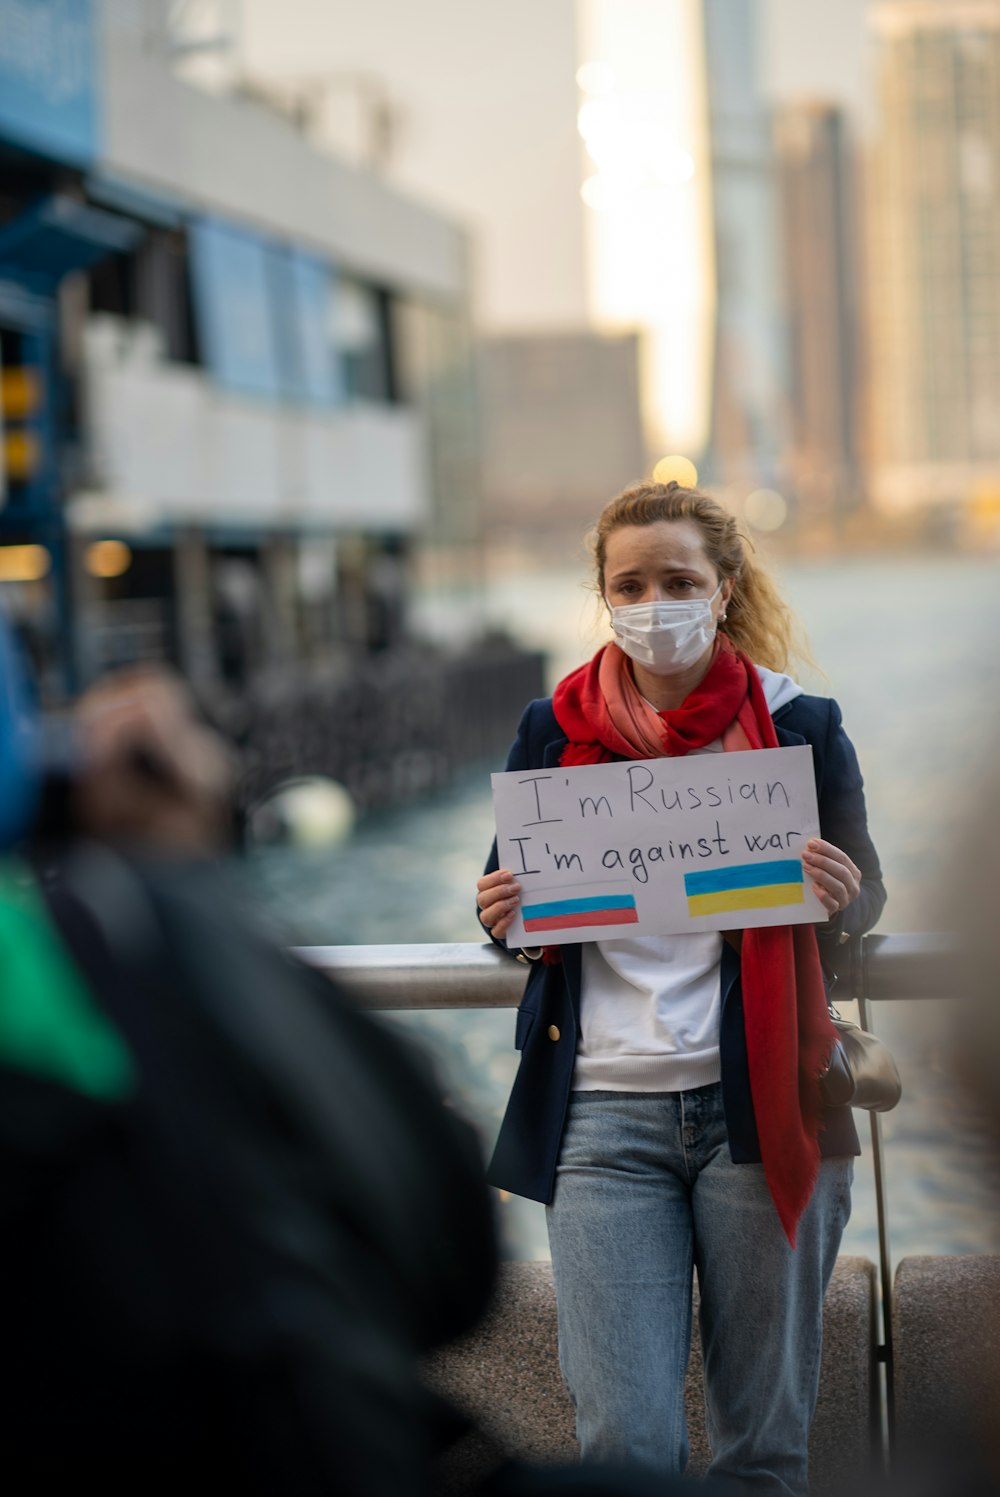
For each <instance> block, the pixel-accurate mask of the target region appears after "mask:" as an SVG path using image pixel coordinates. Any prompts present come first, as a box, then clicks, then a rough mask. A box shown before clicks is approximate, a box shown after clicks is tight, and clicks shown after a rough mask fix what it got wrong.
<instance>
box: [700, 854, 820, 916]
mask: <svg viewBox="0 0 1000 1497" xmlns="http://www.w3.org/2000/svg"><path fill="white" fill-rule="evenodd" d="M684 892H685V894H686V895H687V902H688V914H689V915H724V914H728V913H729V912H730V911H731V910H769V909H777V908H780V906H781V905H786V904H803V903H804V902H805V885H804V882H803V878H802V864H801V863H800V862H799V861H798V859H797V858H776V859H774V861H773V862H770V863H737V864H736V865H735V866H733V867H731V868H712V869H706V870H705V871H703V872H701V873H685V875H684Z"/></svg>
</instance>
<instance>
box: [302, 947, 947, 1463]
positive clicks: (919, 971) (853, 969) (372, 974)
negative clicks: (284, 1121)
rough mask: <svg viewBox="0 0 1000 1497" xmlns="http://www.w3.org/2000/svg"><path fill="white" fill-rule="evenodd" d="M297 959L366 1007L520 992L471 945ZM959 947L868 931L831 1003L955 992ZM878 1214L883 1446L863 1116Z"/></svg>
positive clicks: (887, 1275) (518, 973)
mask: <svg viewBox="0 0 1000 1497" xmlns="http://www.w3.org/2000/svg"><path fill="white" fill-rule="evenodd" d="M296 954H297V955H298V956H299V957H300V958H301V959H302V960H304V961H306V962H308V963H309V965H310V966H312V967H315V968H317V969H318V970H319V971H321V972H323V973H325V974H326V975H327V976H328V977H331V978H333V979H335V980H336V981H337V982H339V983H342V984H343V985H344V987H345V988H347V989H348V990H349V991H350V992H351V994H352V995H353V996H354V998H355V1000H356V1002H358V1003H359V1004H360V1005H361V1006H362V1007H364V1008H371V1009H394V1010H407V1009H409V1010H413V1009H448V1008H454V1009H478V1008H516V1006H517V1005H518V1003H520V1001H521V997H522V995H523V992H524V984H525V979H526V977H527V968H526V967H525V965H524V961H525V959H524V958H523V957H522V958H521V959H520V960H512V959H511V957H510V956H509V955H505V954H504V952H502V951H501V950H500V949H499V947H497V946H493V945H491V944H488V943H487V944H485V945H483V944H481V943H479V942H471V941H470V942H460V943H455V944H445V943H435V944H427V945H420V946H304V947H299V948H298V949H297V952H296ZM960 954H961V948H960V945H959V942H958V940H957V938H956V937H955V936H951V935H946V934H942V933H920V934H907V935H891V934H886V935H881V934H877V935H869V936H863V937H861V938H860V940H853V941H848V942H845V943H844V945H842V946H840V947H838V948H836V950H835V951H834V953H833V955H832V959H833V963H834V966H835V968H836V972H837V979H838V981H837V986H836V988H835V992H834V998H835V999H840V1000H841V1001H854V1002H856V1003H857V1005H858V1016H859V1021H860V1023H861V1026H862V1028H864V1029H870V1028H872V1023H871V1015H870V1012H869V1004H870V1003H872V1002H884V1001H891V1000H905V999H914V998H919V999H926V998H943V997H953V996H955V995H956V991H957V988H958V986H959V985H960V978H959V977H958V975H957V974H958V969H959V958H960ZM869 1119H870V1123H871V1143H872V1165H873V1171H874V1185H875V1205H876V1211H877V1215H878V1236H879V1285H880V1290H881V1311H882V1315H881V1321H882V1324H881V1340H880V1342H879V1344H878V1345H877V1346H876V1348H875V1357H876V1361H877V1362H879V1363H881V1364H882V1365H883V1367H884V1369H885V1411H886V1418H887V1435H888V1442H889V1450H890V1451H891V1449H892V1447H893V1444H894V1433H895V1397H894V1393H895V1373H894V1366H893V1343H892V1266H891V1258H890V1251H889V1221H888V1205H887V1201H886V1181H885V1169H884V1163H883V1152H882V1127H881V1119H880V1117H879V1115H878V1114H877V1113H869Z"/></svg>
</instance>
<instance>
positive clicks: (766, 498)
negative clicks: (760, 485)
mask: <svg viewBox="0 0 1000 1497" xmlns="http://www.w3.org/2000/svg"><path fill="white" fill-rule="evenodd" d="M743 514H744V516H745V517H746V522H747V524H748V525H752V526H753V528H754V530H780V529H781V527H782V525H784V523H785V521H786V520H787V519H788V502H787V500H786V499H785V497H784V495H783V494H779V493H778V491H777V489H754V490H753V492H752V493H750V494H748V495H747V497H746V500H745V502H744V505H743Z"/></svg>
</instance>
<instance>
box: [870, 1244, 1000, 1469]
mask: <svg viewBox="0 0 1000 1497" xmlns="http://www.w3.org/2000/svg"><path fill="white" fill-rule="evenodd" d="M892 1324H893V1342H894V1353H895V1355H894V1362H895V1380H896V1398H895V1404H896V1453H897V1458H898V1461H899V1464H900V1465H901V1467H902V1468H903V1469H904V1470H907V1471H908V1470H912V1469H915V1468H917V1467H918V1466H919V1467H920V1468H921V1469H926V1467H927V1463H928V1461H934V1460H938V1461H941V1462H944V1463H946V1464H949V1465H951V1466H952V1468H953V1469H954V1463H955V1461H956V1460H957V1459H958V1458H959V1457H962V1458H964V1459H965V1460H967V1461H969V1462H970V1463H976V1462H978V1463H980V1465H982V1464H983V1463H986V1465H990V1464H992V1463H993V1462H995V1461H996V1460H997V1459H998V1453H1000V1257H997V1256H990V1255H986V1254H969V1255H968V1256H957V1255H955V1256H945V1255H942V1256H940V1257H933V1258H931V1257H913V1258H904V1259H902V1261H901V1262H900V1264H899V1266H898V1268H897V1270H896V1275H895V1279H894V1283H893V1317H892ZM957 1486H958V1483H957V1478H956V1486H955V1488H954V1489H955V1490H957Z"/></svg>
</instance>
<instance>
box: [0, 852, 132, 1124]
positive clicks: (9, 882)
mask: <svg viewBox="0 0 1000 1497" xmlns="http://www.w3.org/2000/svg"><path fill="white" fill-rule="evenodd" d="M0 1063H2V1064H4V1065H8V1066H12V1067H14V1068H16V1069H18V1070H22V1071H31V1072H33V1073H35V1074H36V1075H42V1076H46V1077H48V1078H49V1079H51V1080H53V1081H58V1082H61V1083H62V1084H63V1085H64V1086H69V1087H72V1088H73V1089H74V1090H75V1091H78V1092H83V1093H84V1094H85V1095H87V1096H91V1097H99V1098H102V1099H104V1100H107V1101H117V1100H119V1099H120V1098H122V1097H126V1096H128V1095H129V1093H130V1092H132V1091H133V1089H134V1086H135V1068H134V1066H133V1064H132V1057H131V1055H130V1053H129V1051H128V1048H127V1047H126V1045H125V1044H124V1042H123V1041H122V1039H121V1038H120V1036H119V1035H118V1033H117V1031H116V1030H115V1029H114V1028H113V1027H112V1025H111V1024H110V1023H109V1021H108V1020H107V1019H106V1018H105V1017H104V1015H103V1014H102V1013H101V1012H100V1010H99V1009H98V1008H97V1006H96V1005H95V1003H94V1001H93V999H92V998H91V996H90V994H89V992H88V991H87V987H86V985H85V983H84V982H83V981H82V980H81V979H80V978H79V977H78V976H77V973H76V970H75V968H74V967H73V964H72V962H71V960H70V958H69V956H68V954H67V952H66V951H65V950H64V948H63V945H62V941H61V939H60V937H59V934H58V932H57V931H56V929H55V927H54V926H53V924H52V921H51V920H50V918H49V914H48V911H47V910H46V908H45V902H44V900H43V899H42V897H41V895H40V893H39V892H38V889H37V888H36V886H35V882H34V879H33V878H32V875H31V873H30V871H29V870H28V869H27V868H26V867H24V866H23V865H20V864H15V863H0Z"/></svg>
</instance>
